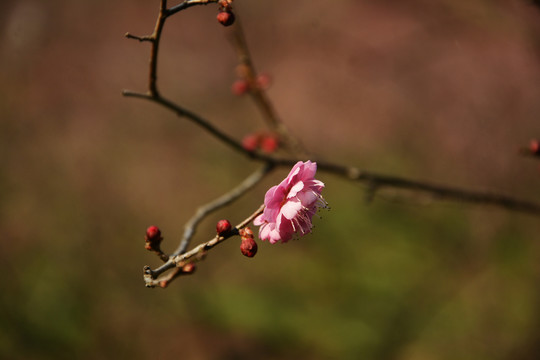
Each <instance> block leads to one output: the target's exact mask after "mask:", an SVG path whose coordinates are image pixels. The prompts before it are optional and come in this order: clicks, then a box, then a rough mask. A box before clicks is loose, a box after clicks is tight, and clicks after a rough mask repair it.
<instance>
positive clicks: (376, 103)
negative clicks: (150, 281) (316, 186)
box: [0, 0, 540, 359]
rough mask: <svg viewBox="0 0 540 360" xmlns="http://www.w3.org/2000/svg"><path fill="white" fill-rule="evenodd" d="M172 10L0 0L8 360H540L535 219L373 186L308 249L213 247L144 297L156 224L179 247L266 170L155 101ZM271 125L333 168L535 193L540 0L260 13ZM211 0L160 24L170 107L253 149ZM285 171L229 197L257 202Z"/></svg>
mask: <svg viewBox="0 0 540 360" xmlns="http://www.w3.org/2000/svg"><path fill="white" fill-rule="evenodd" d="M158 5H159V2H158V1H140V0H139V1H114V2H108V1H99V0H96V1H76V0H72V1H62V0H49V1H38V0H23V1H9V0H8V1H3V2H2V3H1V4H0V39H1V41H0V66H1V69H2V70H1V71H0V94H1V95H2V96H0V119H1V121H0V154H1V159H2V166H1V170H0V230H1V234H2V237H3V239H2V241H1V242H0V264H1V265H2V271H3V274H2V278H3V289H2V291H1V293H2V294H1V295H0V358H5V359H49V358H51V359H52V358H54V359H64V358H65V359H73V358H77V359H96V358H100V359H102V358H103V359H107V358H111V359H112V358H115V359H118V358H120V359H123V358H133V359H169V358H184V359H360V358H361V359H537V358H539V357H540V345H539V344H540V288H539V281H540V266H539V265H538V264H540V243H539V240H540V239H539V236H538V229H539V227H538V219H537V218H534V217H531V216H527V215H520V214H515V213H508V212H505V211H504V210H499V209H493V208H486V207H479V206H468V205H461V204H453V203H447V202H444V203H441V202H437V201H431V200H432V199H429V198H424V197H422V198H420V197H418V196H416V195H414V194H413V195H407V196H406V197H404V196H403V195H402V194H401V195H400V194H394V193H393V192H391V191H390V192H386V193H382V194H380V196H378V197H377V198H376V199H375V201H374V202H373V203H371V204H366V203H365V201H364V192H365V189H364V188H363V187H362V186H360V185H358V184H351V183H348V182H345V181H343V180H341V179H339V178H336V177H333V176H330V175H328V174H323V173H320V174H319V178H320V179H321V180H322V181H324V182H325V183H326V185H327V188H326V189H325V197H326V199H327V201H328V202H329V203H330V205H331V206H332V210H331V211H328V212H324V213H323V214H322V219H321V220H316V221H315V222H316V229H315V231H314V234H312V235H310V236H308V237H306V238H303V239H302V240H300V241H295V242H291V243H288V244H286V245H273V246H272V245H269V244H267V243H263V244H260V245H259V246H260V247H259V253H258V254H257V256H256V257H255V258H254V259H247V258H244V257H242V256H241V254H240V252H239V250H238V245H239V242H235V241H229V242H227V243H225V244H224V245H222V246H220V247H219V248H217V249H215V250H213V251H212V252H211V253H210V255H209V256H208V258H207V260H206V261H205V262H204V263H202V264H201V265H200V266H199V269H198V270H197V273H196V274H195V275H193V276H191V277H186V278H183V279H179V280H178V281H176V282H174V283H173V284H172V285H171V286H170V287H169V288H168V289H166V290H161V289H154V290H150V289H146V288H145V287H144V285H143V281H142V267H143V265H145V264H150V265H152V266H156V265H157V264H158V259H157V258H155V257H154V256H151V254H149V253H146V252H145V251H144V248H143V246H144V241H143V236H144V230H145V228H146V227H147V226H148V225H151V224H156V225H159V226H160V227H161V228H162V230H163V233H164V236H165V242H164V244H163V247H164V249H166V250H172V249H174V248H175V247H176V245H177V242H178V240H179V238H180V237H181V234H182V231H183V225H184V223H185V222H186V221H187V220H188V219H189V217H190V216H191V215H192V214H193V212H194V211H195V209H196V207H197V206H199V205H201V204H203V203H205V202H208V201H210V200H212V199H214V198H216V197H217V196H219V195H221V194H222V193H223V192H225V191H227V190H228V189H231V188H232V187H234V186H235V185H236V184H237V183H239V182H240V181H241V180H242V179H243V178H245V177H246V176H247V175H248V174H249V173H250V172H252V171H253V170H254V169H256V168H257V164H255V163H252V162H250V161H248V160H246V159H245V158H243V157H241V156H240V155H238V154H236V153H234V152H233V151H232V150H230V149H229V148H227V147H226V146H225V145H223V144H220V143H218V142H217V141H216V140H215V139H214V138H212V137H211V136H210V135H208V134H206V133H204V132H202V131H201V130H200V129H199V128H197V127H196V126H194V125H193V124H191V123H189V122H187V121H185V120H182V119H178V118H177V117H175V116H174V114H172V113H170V112H167V111H166V110H164V109H162V108H159V107H158V106H156V105H154V104H151V103H148V102H144V101H140V100H135V99H127V98H123V97H122V96H121V90H122V89H124V88H128V89H132V90H138V91H144V90H145V88H146V79H147V63H148V56H149V47H148V44H144V43H139V42H137V41H134V40H127V39H125V38H124V37H123V35H124V34H125V33H126V32H127V31H129V32H131V33H133V34H137V35H145V34H148V33H150V32H151V31H152V29H153V26H154V23H155V18H156V15H157V9H158ZM235 8H236V9H237V12H238V15H239V17H240V18H241V19H242V24H243V27H244V30H245V32H246V35H247V38H248V42H249V45H250V48H251V52H252V55H253V58H254V61H255V63H256V66H257V68H258V69H259V70H260V71H261V72H265V73H269V74H270V75H271V76H272V78H273V84H272V87H271V88H270V90H269V96H270V97H271V99H272V101H273V102H274V104H275V106H276V109H277V110H278V113H279V114H280V116H281V117H282V119H283V120H284V121H285V122H286V123H287V125H288V126H289V127H290V128H291V130H292V132H293V133H295V134H296V135H298V136H299V137H300V138H301V139H302V141H303V142H304V143H305V145H306V146H307V147H308V148H309V149H310V150H311V151H312V152H313V153H314V154H316V155H317V157H318V158H321V159H325V160H332V161H335V162H338V163H342V164H350V165H356V166H359V167H361V168H366V169H370V170H373V171H378V172H382V173H389V174H395V175H400V176H404V177H408V178H413V179H422V180H428V181H433V182H436V183H441V184H447V185H453V186H461V187H465V188H469V189H478V190H489V191H496V192H501V193H506V194H510V195H514V196H516V197H519V198H524V199H529V200H534V201H540V196H539V193H538V179H540V169H539V164H538V162H536V161H534V160H533V159H528V158H523V157H520V156H518V154H517V149H518V148H519V147H520V146H524V145H525V146H526V145H527V144H528V142H529V140H530V139H532V138H535V137H539V136H540V122H539V114H540V9H539V8H537V7H535V6H533V5H532V2H527V1H526V0H506V1H502V0H499V1H495V0H470V1H461V2H459V1H452V0H437V1H427V0H410V1H391V0H387V1H369V0H340V1H334V2H329V1H319V0H311V1H307V0H299V1H278V0H273V1H246V0H236V1H235ZM216 14H217V7H216V6H214V5H209V6H204V7H197V8H192V9H189V10H188V11H186V12H183V13H179V14H177V15H175V16H174V17H173V18H171V19H170V20H169V21H168V22H167V24H166V28H165V32H164V38H163V44H162V52H161V54H160V63H159V74H158V75H159V86H160V89H161V91H162V93H163V94H164V95H165V96H166V97H168V98H170V99H173V100H175V101H177V102H178V103H180V104H182V105H183V106H185V107H186V108H188V109H191V110H193V111H195V112H197V113H199V114H201V115H202V116H204V117H206V118H208V119H209V120H211V121H212V122H213V123H214V124H216V125H217V126H218V127H220V128H221V129H223V130H224V131H226V132H227V133H229V134H232V135H234V136H235V137H237V138H238V139H240V138H242V137H243V136H244V135H245V134H247V133H248V132H250V131H254V130H257V129H260V128H262V127H263V122H262V121H261V116H260V114H259V113H258V111H257V109H256V108H255V107H254V105H253V104H252V103H250V101H249V99H247V98H242V97H240V98H239V97H234V96H233V95H232V94H231V92H230V85H231V84H232V82H233V81H234V80H235V74H234V68H235V65H236V58H235V54H234V51H233V49H232V47H231V46H230V42H229V41H228V37H227V36H228V32H227V29H225V28H223V27H222V26H220V25H219V24H218V23H217V22H216V20H215V16H216ZM286 171H287V170H286V169H282V170H280V171H278V172H276V173H275V174H273V175H272V176H271V178H269V179H267V180H266V181H265V182H264V183H263V184H261V185H259V186H257V187H256V188H255V189H254V190H252V191H251V192H250V193H248V194H247V195H246V196H245V197H244V198H242V199H241V200H240V201H238V202H237V203H235V204H234V205H233V206H231V207H229V208H227V209H225V210H223V211H220V212H219V213H217V214H215V215H212V216H210V217H209V218H208V219H207V220H206V221H205V222H204V223H203V224H202V226H201V228H200V230H199V232H198V236H197V238H196V239H195V242H196V243H198V242H200V241H203V240H206V239H208V238H209V237H210V236H211V235H212V233H213V231H214V230H213V229H214V224H215V222H216V221H217V220H218V219H220V218H223V217H226V218H229V219H230V220H231V221H232V222H237V221H239V220H241V219H243V217H245V216H246V215H247V214H248V213H250V212H251V211H252V210H254V209H255V208H256V207H257V206H258V205H259V204H260V203H261V202H262V199H263V196H264V193H265V191H266V189H267V188H268V187H269V186H271V185H273V184H275V183H277V182H279V181H280V179H281V177H282V176H283V175H285V174H286Z"/></svg>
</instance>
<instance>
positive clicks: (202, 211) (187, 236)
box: [171, 163, 274, 256]
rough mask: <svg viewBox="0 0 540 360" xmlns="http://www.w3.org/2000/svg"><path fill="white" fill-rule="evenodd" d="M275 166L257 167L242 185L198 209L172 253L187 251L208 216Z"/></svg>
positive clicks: (240, 193)
mask: <svg viewBox="0 0 540 360" xmlns="http://www.w3.org/2000/svg"><path fill="white" fill-rule="evenodd" d="M273 168H274V165H273V164H271V163H265V164H264V166H263V167H261V168H259V169H257V171H255V172H254V173H253V174H251V175H250V176H249V177H247V178H246V179H245V180H244V181H243V182H242V183H241V184H240V185H238V186H237V187H235V188H234V189H232V190H231V191H229V192H228V193H226V194H224V195H222V196H220V197H219V198H217V199H216V200H214V201H212V202H210V203H208V204H206V205H203V206H201V207H200V208H199V209H197V212H196V213H195V215H194V216H193V217H192V218H191V219H189V221H188V222H187V223H186V225H185V229H184V236H183V238H182V241H181V242H180V245H179V246H178V248H177V249H176V250H175V251H174V252H173V253H172V254H171V256H176V255H179V254H183V253H185V252H186V249H187V248H188V246H189V242H190V241H191V238H192V237H193V236H194V235H195V231H196V228H197V226H198V225H199V223H200V222H201V221H202V220H203V219H204V218H205V217H206V216H208V215H209V214H211V213H212V212H214V211H216V210H218V209H220V208H222V207H224V206H226V205H228V204H230V203H231V202H233V201H235V200H236V199H238V198H239V197H241V196H242V195H244V194H245V193H246V192H247V191H248V190H250V189H252V188H253V187H254V186H255V185H257V184H258V183H259V182H260V181H261V180H262V179H263V178H264V176H265V175H266V174H268V173H269V172H270V171H272V169H273Z"/></svg>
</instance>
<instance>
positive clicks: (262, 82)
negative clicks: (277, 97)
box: [255, 74, 272, 90]
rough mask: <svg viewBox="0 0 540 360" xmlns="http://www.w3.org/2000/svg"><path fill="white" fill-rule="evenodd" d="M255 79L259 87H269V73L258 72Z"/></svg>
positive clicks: (264, 88)
mask: <svg viewBox="0 0 540 360" xmlns="http://www.w3.org/2000/svg"><path fill="white" fill-rule="evenodd" d="M255 81H256V84H257V87H258V88H259V89H261V90H266V89H268V88H269V87H270V83H271V81H272V80H271V79H270V75H268V74H260V75H258V76H257V79H256V80H255Z"/></svg>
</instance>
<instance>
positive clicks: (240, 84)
mask: <svg viewBox="0 0 540 360" xmlns="http://www.w3.org/2000/svg"><path fill="white" fill-rule="evenodd" d="M248 90H249V83H248V82H247V81H246V80H236V81H235V82H233V84H232V86H231V91H232V93H233V94H234V95H236V96H240V95H244V94H245V93H246V92H247V91H248Z"/></svg>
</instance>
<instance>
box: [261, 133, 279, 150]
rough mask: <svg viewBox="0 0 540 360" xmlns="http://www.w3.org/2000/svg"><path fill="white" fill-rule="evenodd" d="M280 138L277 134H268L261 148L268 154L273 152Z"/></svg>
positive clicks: (262, 141)
mask: <svg viewBox="0 0 540 360" xmlns="http://www.w3.org/2000/svg"><path fill="white" fill-rule="evenodd" d="M278 146H279V140H278V138H277V137H276V136H275V135H267V136H265V137H263V139H262V140H261V149H262V151H264V152H265V153H267V154H271V153H273V152H274V151H276V150H277V148H278Z"/></svg>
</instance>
